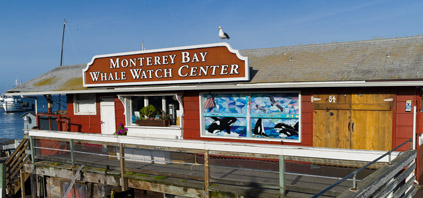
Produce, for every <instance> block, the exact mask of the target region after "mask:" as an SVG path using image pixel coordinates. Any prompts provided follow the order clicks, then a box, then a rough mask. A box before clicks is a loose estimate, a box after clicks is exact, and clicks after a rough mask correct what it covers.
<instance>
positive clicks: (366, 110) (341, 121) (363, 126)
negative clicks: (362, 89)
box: [313, 93, 393, 150]
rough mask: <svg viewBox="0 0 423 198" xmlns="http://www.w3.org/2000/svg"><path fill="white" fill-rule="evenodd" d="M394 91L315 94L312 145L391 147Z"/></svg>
mask: <svg viewBox="0 0 423 198" xmlns="http://www.w3.org/2000/svg"><path fill="white" fill-rule="evenodd" d="M392 101H393V95H392V94H385V93H381V94H369V93H353V94H339V93H336V94H320V95H314V96H313V103H314V115H313V146H314V147H326V148H347V149H365V150H390V149H391V147H392V103H393V102H392Z"/></svg>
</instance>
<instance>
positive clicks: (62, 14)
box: [0, 0, 423, 92]
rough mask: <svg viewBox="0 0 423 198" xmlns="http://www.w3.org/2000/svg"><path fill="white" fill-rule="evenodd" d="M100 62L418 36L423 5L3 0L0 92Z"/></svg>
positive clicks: (378, 0) (373, 0)
mask: <svg viewBox="0 0 423 198" xmlns="http://www.w3.org/2000/svg"><path fill="white" fill-rule="evenodd" d="M64 18H66V20H67V25H66V32H65V45H64V65H72V64H82V63H88V62H89V61H90V60H91V58H92V57H93V56H94V55H99V54H109V53H117V52H128V51H138V50H140V49H141V43H142V42H144V43H145V48H146V49H157V48H168V47H176V46H187V45H197V44H207V43H216V42H221V40H220V39H219V38H218V36H217V33H218V29H217V27H218V26H222V27H223V30H224V31H225V32H227V33H228V34H229V35H230V36H231V39H230V40H229V41H228V43H229V44H230V45H231V46H232V47H233V48H234V49H253V48H268V47H279V46H293V45H306V44H319V43H332V42H343V41H357V40H371V39H380V38H395V37H406V36H416V35H421V34H422V33H423V1H421V0H414V1H412V0H403V1H399V0H368V1H363V0H355V1H339V0H319V1H318V0H308V1H307V0H297V1H287V0H286V1H285V0H280V1H272V0H266V1H258V0H257V1H253V0H242V1H241V0H240V1H230V0H206V1H199V0H177V1H176V0H174V1H170V0H169V1H131V0H126V1H108V0H97V1H94V0H92V1H88V0H86V1H82V0H81V1H78V0H73V1H70V0H68V1H64V0H63V1H57V0H54V1H0V74H1V78H0V92H5V91H6V90H7V89H10V88H12V87H13V84H14V82H15V80H16V79H18V80H19V81H22V82H25V81H28V80H31V79H33V78H35V77H37V76H39V75H41V74H43V73H46V72H47V71H49V70H51V69H53V68H55V67H57V66H58V65H59V64H60V48H61V38H62V28H63V20H64Z"/></svg>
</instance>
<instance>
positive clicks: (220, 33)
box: [219, 26, 230, 40]
mask: <svg viewBox="0 0 423 198" xmlns="http://www.w3.org/2000/svg"><path fill="white" fill-rule="evenodd" d="M219 37H220V38H221V39H228V40H229V39H230V37H229V35H228V34H226V33H225V32H223V30H222V27H220V26H219Z"/></svg>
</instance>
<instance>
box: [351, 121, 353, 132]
mask: <svg viewBox="0 0 423 198" xmlns="http://www.w3.org/2000/svg"><path fill="white" fill-rule="evenodd" d="M351 128H352V132H354V122H353V123H352V126H351Z"/></svg>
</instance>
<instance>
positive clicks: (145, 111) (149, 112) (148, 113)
mask: <svg viewBox="0 0 423 198" xmlns="http://www.w3.org/2000/svg"><path fill="white" fill-rule="evenodd" d="M156 111H157V110H156V107H154V106H153V105H148V106H145V107H143V108H141V109H140V114H141V117H145V118H149V119H150V120H152V119H154V116H156V113H157V112H156Z"/></svg>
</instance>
